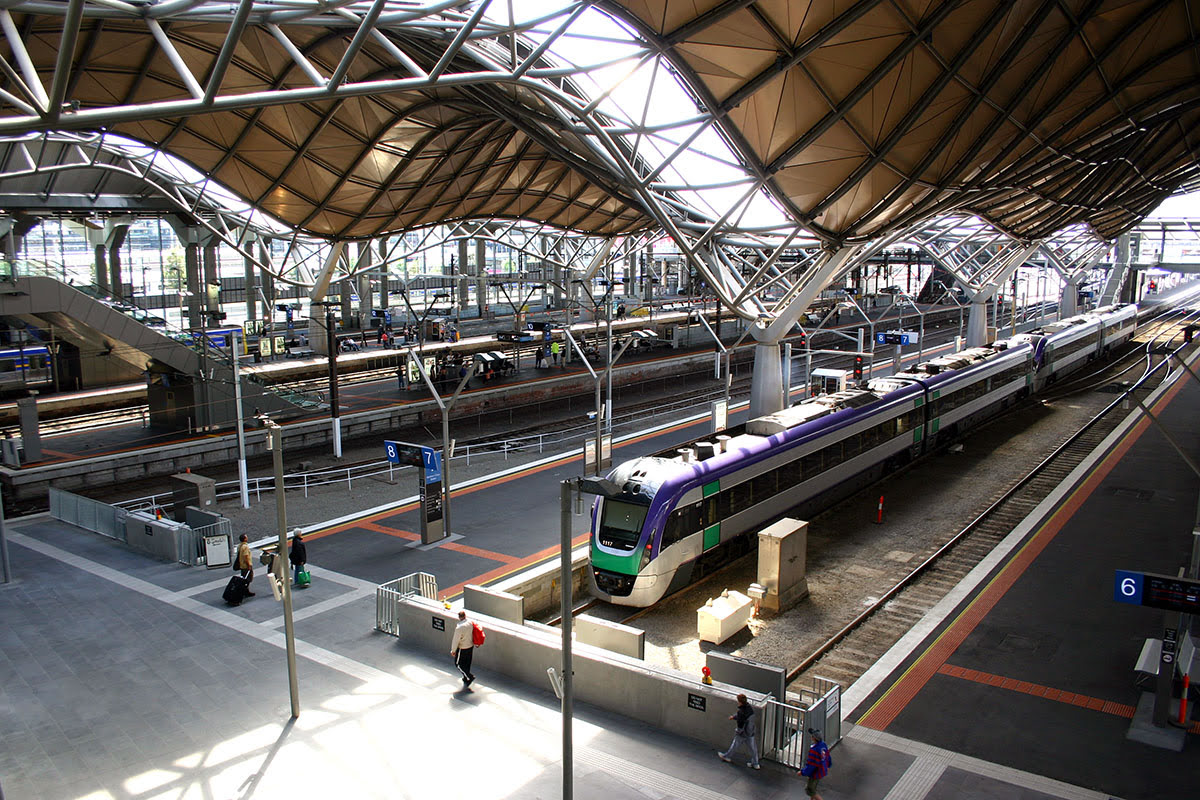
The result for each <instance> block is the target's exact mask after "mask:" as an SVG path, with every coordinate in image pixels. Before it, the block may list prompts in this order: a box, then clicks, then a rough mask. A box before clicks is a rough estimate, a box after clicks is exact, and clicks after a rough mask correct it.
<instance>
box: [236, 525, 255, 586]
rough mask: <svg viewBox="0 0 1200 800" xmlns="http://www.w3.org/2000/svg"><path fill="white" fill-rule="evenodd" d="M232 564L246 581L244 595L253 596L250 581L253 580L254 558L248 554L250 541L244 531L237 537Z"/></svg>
mask: <svg viewBox="0 0 1200 800" xmlns="http://www.w3.org/2000/svg"><path fill="white" fill-rule="evenodd" d="M233 564H234V569H236V570H237V571H238V572H240V573H241V575H242V579H243V580H245V581H246V596H247V597H254V592H252V591H250V581H252V580H254V559H253V558H251V556H250V541H249V539H248V538H247V536H246V534H244V533H243V534H242V535H241V536H240V537H238V546H237V559H236V560H235V561H234V562H233Z"/></svg>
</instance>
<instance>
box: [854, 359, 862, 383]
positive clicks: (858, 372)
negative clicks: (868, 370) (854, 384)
mask: <svg viewBox="0 0 1200 800" xmlns="http://www.w3.org/2000/svg"><path fill="white" fill-rule="evenodd" d="M862 376H863V357H862V356H861V355H857V356H855V357H854V380H856V381H861V380H862Z"/></svg>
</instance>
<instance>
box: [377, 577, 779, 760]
mask: <svg viewBox="0 0 1200 800" xmlns="http://www.w3.org/2000/svg"><path fill="white" fill-rule="evenodd" d="M393 602H394V608H392V609H391V610H390V611H389V613H391V614H394V615H395V617H394V618H395V620H396V622H397V623H398V624H397V625H396V628H395V629H396V630H397V631H398V638H399V639H400V640H401V641H403V642H405V644H407V645H408V646H410V647H415V648H419V649H422V650H426V651H428V652H430V653H433V654H435V655H436V656H439V657H444V656H445V654H446V653H447V652H449V650H450V638H451V636H452V635H453V633H454V626H455V624H457V622H458V614H457V612H456V611H455V610H453V609H447V608H445V607H444V606H443V605H442V604H441V603H438V602H436V601H432V600H426V599H425V598H422V597H409V598H398V597H397V598H396V599H395V600H394V601H393ZM476 617H477V618H478V621H479V623H480V624H481V625H483V626H484V627H485V628H486V629H487V631H488V637H487V642H486V644H484V645H483V646H482V647H480V648H479V649H478V650H477V651H476V653H475V661H474V665H473V666H474V670H475V672H476V673H477V674H478V675H479V676H480V677H479V680H480V682H481V683H482V684H484V685H486V684H487V681H488V678H487V676H488V673H489V672H499V673H502V674H504V675H507V676H508V677H510V678H513V679H515V680H518V681H521V682H523V683H526V684H529V685H530V686H533V687H535V688H540V689H543V690H545V691H550V690H551V686H550V682H549V680H548V679H547V677H546V670H547V669H548V668H550V667H553V668H554V669H555V670H559V669H561V668H562V653H561V650H560V645H561V638H560V636H559V635H558V632H557V631H554V632H550V631H547V630H546V629H545V626H525V625H517V624H514V623H512V622H508V621H506V620H502V619H497V618H493V617H487V616H483V615H478V614H477V615H476ZM447 663H449V662H447ZM572 666H573V668H574V673H575V684H574V686H575V700H576V701H577V702H583V703H588V704H590V705H593V706H595V707H597V708H601V709H604V710H605V711H611V712H613V713H616V714H621V715H622V716H626V717H630V718H632V719H636V720H639V721H641V722H644V723H646V724H647V725H653V726H654V727H656V728H661V729H662V730H666V731H670V732H672V733H676V734H679V735H680V736H685V737H689V738H691V739H696V740H699V741H701V742H704V743H705V744H707V745H708V746H710V747H720V748H725V747H727V746H728V745H729V740H730V737H731V735H732V733H733V727H732V723H731V722H730V721H729V715H730V714H732V713H733V712H734V710H735V709H736V707H737V694H738V692H742V691H745V690H744V689H740V688H738V687H736V686H729V685H726V684H721V683H714V684H713V685H711V686H706V685H704V684H703V683H701V682H700V680H699V676H696V677H695V678H693V677H692V676H689V675H685V674H683V673H681V672H678V671H676V670H672V669H668V668H665V667H657V666H653V665H648V664H646V663H644V662H641V661H638V660H637V659H634V658H629V657H627V656H622V655H619V654H616V653H610V652H607V651H605V650H602V649H600V648H597V647H591V646H589V645H586V644H578V645H576V646H575V648H574V649H573V658H572ZM746 695H747V696H748V697H749V698H750V702H751V704H752V705H753V706H754V707H755V709H756V710H758V711H759V712H760V713H761V711H762V709H763V707H764V705H765V701H766V698H765V696H764V695H761V694H757V693H754V692H749V691H746Z"/></svg>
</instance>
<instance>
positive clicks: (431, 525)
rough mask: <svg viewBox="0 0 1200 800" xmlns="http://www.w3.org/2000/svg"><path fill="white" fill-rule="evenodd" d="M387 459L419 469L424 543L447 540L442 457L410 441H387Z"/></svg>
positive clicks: (422, 540)
mask: <svg viewBox="0 0 1200 800" xmlns="http://www.w3.org/2000/svg"><path fill="white" fill-rule="evenodd" d="M383 446H384V450H385V451H386V453H387V460H388V461H390V462H391V463H393V464H405V465H408V466H410V467H419V468H420V469H418V471H417V475H418V476H419V478H420V483H419V485H418V493H419V494H420V497H421V544H433V543H434V542H440V541H441V540H442V539H445V538H446V531H445V529H444V526H443V524H442V454H441V453H439V452H438V451H437V450H434V449H433V448H432V447H423V446H421V445H419V444H409V443H407V442H393V441H385V442H384V443H383Z"/></svg>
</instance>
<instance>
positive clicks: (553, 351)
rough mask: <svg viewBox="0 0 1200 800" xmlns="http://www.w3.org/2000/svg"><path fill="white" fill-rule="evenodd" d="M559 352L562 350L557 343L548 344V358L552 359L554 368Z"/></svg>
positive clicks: (556, 364)
mask: <svg viewBox="0 0 1200 800" xmlns="http://www.w3.org/2000/svg"><path fill="white" fill-rule="evenodd" d="M560 350H562V345H560V344H559V343H558V342H551V343H550V356H551V358H553V359H554V366H556V367H557V366H558V354H559V351H560Z"/></svg>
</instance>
